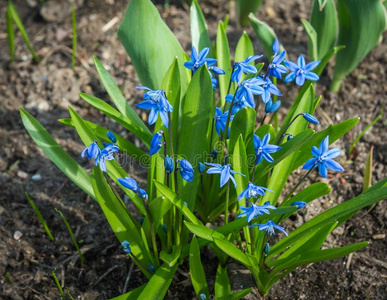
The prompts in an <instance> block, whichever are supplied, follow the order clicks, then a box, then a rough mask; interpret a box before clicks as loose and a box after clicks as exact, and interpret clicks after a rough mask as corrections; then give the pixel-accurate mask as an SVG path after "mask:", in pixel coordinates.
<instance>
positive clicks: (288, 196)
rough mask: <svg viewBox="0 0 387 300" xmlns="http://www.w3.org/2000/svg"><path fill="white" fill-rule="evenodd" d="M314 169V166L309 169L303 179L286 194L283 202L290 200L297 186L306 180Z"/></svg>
mask: <svg viewBox="0 0 387 300" xmlns="http://www.w3.org/2000/svg"><path fill="white" fill-rule="evenodd" d="M315 165H316V164H315ZM313 169H314V166H313V167H311V168H310V170H308V172H306V173H305V175H304V176H302V177H301V179H300V180H299V181H298V182H297V184H296V185H295V186H294V187H293V188H292V189H291V190H290V192H289V193H288V194H287V195H286V197H285V199H284V200H283V201H282V203H284V202H285V201H287V200H289V199H290V198H291V197H292V196H293V193H294V192H295V191H296V190H297V188H298V187H299V186H300V184H301V183H302V182H303V181H304V180H305V178H306V177H308V175H309V174H310V172H312V170H313Z"/></svg>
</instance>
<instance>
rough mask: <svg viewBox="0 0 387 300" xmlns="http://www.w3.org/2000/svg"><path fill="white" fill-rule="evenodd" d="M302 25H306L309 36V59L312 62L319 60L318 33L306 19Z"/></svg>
mask: <svg viewBox="0 0 387 300" xmlns="http://www.w3.org/2000/svg"><path fill="white" fill-rule="evenodd" d="M301 22H302V25H304V28H305V31H306V34H307V35H308V38H309V42H308V46H309V57H310V59H311V60H318V52H317V51H318V43H317V33H316V30H315V29H314V28H313V26H312V25H311V24H310V23H309V22H308V21H307V20H305V19H302V20H301Z"/></svg>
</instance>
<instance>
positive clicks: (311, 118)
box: [302, 113, 320, 124]
mask: <svg viewBox="0 0 387 300" xmlns="http://www.w3.org/2000/svg"><path fill="white" fill-rule="evenodd" d="M302 116H303V117H304V119H305V120H307V121H308V122H310V123H313V124H320V122H319V121H318V120H317V118H316V117H315V116H312V115H311V114H308V113H303V115H302Z"/></svg>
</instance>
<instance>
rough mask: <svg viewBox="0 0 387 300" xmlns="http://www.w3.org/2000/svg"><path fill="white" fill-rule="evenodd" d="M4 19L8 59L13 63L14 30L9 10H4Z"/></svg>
mask: <svg viewBox="0 0 387 300" xmlns="http://www.w3.org/2000/svg"><path fill="white" fill-rule="evenodd" d="M5 18H6V19H7V35H8V47H9V57H10V60H11V61H12V62H13V61H15V30H14V29H13V20H12V15H11V13H10V11H9V8H7V9H6V10H5Z"/></svg>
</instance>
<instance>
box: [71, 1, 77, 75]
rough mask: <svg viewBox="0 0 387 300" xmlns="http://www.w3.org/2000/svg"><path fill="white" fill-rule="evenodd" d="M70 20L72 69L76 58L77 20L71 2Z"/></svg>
mask: <svg viewBox="0 0 387 300" xmlns="http://www.w3.org/2000/svg"><path fill="white" fill-rule="evenodd" d="M71 20H72V24H73V53H72V55H71V67H72V68H73V69H74V68H75V63H76V59H77V20H76V18H75V6H74V3H71Z"/></svg>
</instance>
